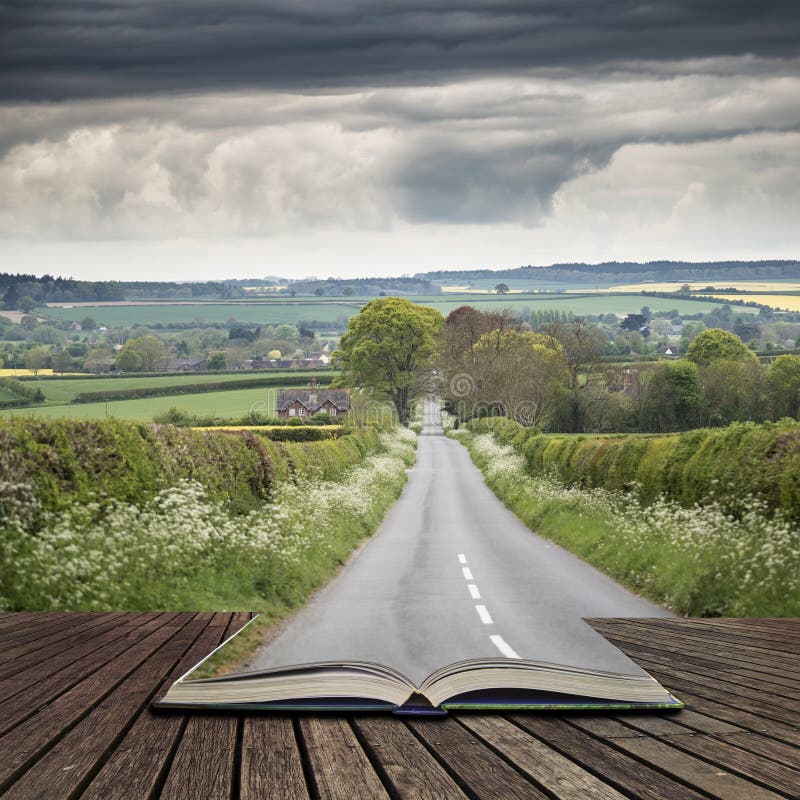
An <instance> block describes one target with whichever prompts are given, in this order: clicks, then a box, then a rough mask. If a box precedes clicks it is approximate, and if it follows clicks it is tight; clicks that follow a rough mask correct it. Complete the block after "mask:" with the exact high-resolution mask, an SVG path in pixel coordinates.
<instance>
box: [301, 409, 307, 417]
mask: <svg viewBox="0 0 800 800" xmlns="http://www.w3.org/2000/svg"><path fill="white" fill-rule="evenodd" d="M305 415H306V410H305V409H304V408H301V409H300V416H301V417H304V416H305Z"/></svg>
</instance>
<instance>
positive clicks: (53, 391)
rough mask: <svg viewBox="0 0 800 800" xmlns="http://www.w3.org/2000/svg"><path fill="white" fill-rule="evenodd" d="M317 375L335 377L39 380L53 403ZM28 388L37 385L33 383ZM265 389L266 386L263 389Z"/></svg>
mask: <svg viewBox="0 0 800 800" xmlns="http://www.w3.org/2000/svg"><path fill="white" fill-rule="evenodd" d="M312 374H314V375H316V377H317V379H318V380H319V381H320V383H321V384H326V383H328V382H329V381H330V380H331V378H332V373H329V372H315V373H310V372H309V373H306V372H300V371H297V370H295V371H293V372H286V371H283V370H276V371H275V372H262V371H259V372H250V373H247V372H236V373H232V374H230V373H226V374H224V375H213V374H212V375H208V374H206V375H182V374H174V373H173V374H168V375H164V376H163V377H162V376H160V375H159V376H157V377H142V376H136V375H131V376H126V377H124V378H116V377H114V378H89V377H87V378H73V379H70V380H58V379H55V380H41V381H37V383H36V386H37V387H38V388H40V389H41V390H42V391H43V392H44V396H45V398H46V399H47V400H48V401H49V402H55V403H68V402H70V401H71V400H72V398H73V397H75V395H77V394H82V393H84V392H105V391H121V390H125V389H143V388H160V387H163V386H186V385H189V384H197V383H229V382H230V381H246V380H262V379H263V378H266V377H276V378H291V379H292V382H293V383H294V382H296V381H297V380H298V379H302V378H304V377H305V378H306V379H307V380H309V381H310V380H311V375H312ZM28 385H33V384H31V383H29V384H28ZM262 388H263V387H262Z"/></svg>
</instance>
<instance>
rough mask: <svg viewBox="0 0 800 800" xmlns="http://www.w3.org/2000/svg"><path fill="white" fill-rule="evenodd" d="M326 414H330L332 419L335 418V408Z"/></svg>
mask: <svg viewBox="0 0 800 800" xmlns="http://www.w3.org/2000/svg"><path fill="white" fill-rule="evenodd" d="M328 413H329V414H330V415H331V416H332V417H335V416H336V409H335V408H332V409H331V410H330V411H329V412H328Z"/></svg>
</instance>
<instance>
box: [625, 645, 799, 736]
mask: <svg viewBox="0 0 800 800" xmlns="http://www.w3.org/2000/svg"><path fill="white" fill-rule="evenodd" d="M639 663H640V665H641V666H643V667H644V668H645V669H646V670H647V671H648V672H649V673H650V674H651V675H652V676H653V677H654V678H656V679H657V680H659V681H660V682H661V683H663V684H664V685H665V686H666V687H668V688H669V689H670V691H673V692H674V693H675V694H676V695H678V696H679V697H681V695H682V693H684V692H686V691H689V692H694V693H695V694H699V695H700V696H702V697H707V698H709V699H711V700H716V701H717V702H721V703H726V704H727V705H730V706H733V707H735V708H741V709H743V710H745V711H750V712H752V713H753V714H760V715H761V716H763V717H766V718H767V719H769V720H771V721H780V722H784V723H785V724H787V725H789V726H797V724H798V714H797V710H796V709H793V708H790V707H788V706H780V705H778V704H777V703H775V702H769V701H767V700H766V699H763V700H762V699H760V698H758V699H756V698H757V693H756V692H744V691H742V692H739V691H735V692H732V691H729V690H728V689H727V687H725V688H720V689H718V688H717V687H716V686H709V685H708V684H707V683H703V682H702V681H703V678H702V677H701V678H697V679H695V680H690V679H689V676H687V674H686V673H682V672H681V671H680V670H673V669H668V668H666V667H662V666H661V665H659V664H655V663H651V662H649V661H645V660H643V659H640V660H639ZM720 683H721V682H720ZM681 699H683V698H682V697H681Z"/></svg>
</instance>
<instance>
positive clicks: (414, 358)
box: [334, 297, 444, 423]
mask: <svg viewBox="0 0 800 800" xmlns="http://www.w3.org/2000/svg"><path fill="white" fill-rule="evenodd" d="M443 322H444V318H443V317H442V315H441V314H440V313H439V312H438V311H436V309H434V308H429V307H427V306H418V305H416V304H415V303H412V302H411V301H410V300H406V299H405V298H402V297H379V298H377V299H376V300H372V301H371V302H369V303H367V305H365V306H364V307H363V308H362V309H361V311H360V312H359V313H358V314H356V316H355V317H352V318H351V320H350V322H349V323H348V326H347V333H345V335H344V336H342V339H341V342H340V343H339V349H338V350H337V351H336V353H335V354H334V359H335V362H336V363H337V364H338V365H339V366H340V367H341V368H342V370H343V376H342V379H343V381H344V382H347V383H350V384H352V385H355V386H361V387H364V388H366V389H370V390H372V391H373V392H374V393H375V394H376V395H377V396H382V397H388V398H389V399H390V400H391V401H392V402H393V403H394V407H395V409H397V415H398V417H399V418H400V421H401V422H403V423H405V422H406V421H407V420H408V412H409V404H410V402H411V401H412V400H413V399H414V397H415V396H418V395H419V394H420V393H421V392H422V391H424V390H425V389H426V388H427V387H426V386H425V381H424V380H423V378H424V376H425V375H426V374H427V373H428V372H429V371H430V369H431V367H432V360H433V356H434V354H435V352H436V337H437V333H438V332H439V329H440V328H441V326H442V323H443Z"/></svg>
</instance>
